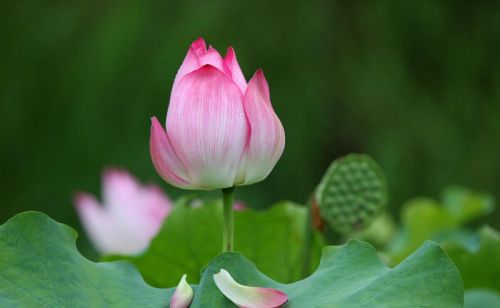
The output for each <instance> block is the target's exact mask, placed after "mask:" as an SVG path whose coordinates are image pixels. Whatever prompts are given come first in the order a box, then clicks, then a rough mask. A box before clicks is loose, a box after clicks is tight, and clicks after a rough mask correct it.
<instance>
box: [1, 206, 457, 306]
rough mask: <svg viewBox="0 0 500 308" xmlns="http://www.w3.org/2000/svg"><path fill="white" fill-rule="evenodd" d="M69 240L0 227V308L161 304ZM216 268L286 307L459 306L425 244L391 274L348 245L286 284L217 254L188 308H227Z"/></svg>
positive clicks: (441, 259) (54, 228) (363, 246)
mask: <svg viewBox="0 0 500 308" xmlns="http://www.w3.org/2000/svg"><path fill="white" fill-rule="evenodd" d="M75 238H76V233H75V232H74V231H73V230H72V229H71V228H69V227H67V226H65V225H62V224H59V223H57V222H55V221H54V220H52V219H51V218H49V217H48V216H46V215H44V214H41V213H36V212H27V213H23V214H19V215H17V216H15V217H14V218H12V219H11V220H9V221H8V222H7V223H5V224H4V225H2V226H0V282H1V283H0V306H1V307H125V308H126V307H167V306H168V303H169V300H170V297H171V295H172V293H173V289H167V290H165V289H157V288H153V287H150V286H148V285H147V284H146V283H145V282H144V281H143V280H142V278H141V277H140V275H139V273H138V272H137V271H136V270H135V269H134V268H133V267H132V266H131V265H130V264H128V263H127V262H124V261H113V262H105V263H93V262H90V261H89V260H87V259H85V258H84V257H82V256H81V255H80V253H79V252H78V251H77V249H76V247H75ZM167 263H168V261H165V264H167ZM221 268H224V269H226V270H228V271H229V272H230V273H231V275H232V276H233V277H234V279H235V280H236V281H238V282H239V283H241V284H245V285H252V286H260V287H271V288H276V289H280V290H282V291H284V292H286V293H287V295H288V298H289V301H288V304H287V307H311V308H315V307H460V306H462V305H463V286H462V281H461V279H460V275H459V273H458V271H457V269H456V267H455V266H454V265H453V263H452V262H451V261H450V259H449V258H448V257H447V256H446V254H445V253H444V252H443V250H442V249H441V248H440V246H439V245H437V244H436V243H434V242H430V241H429V242H426V243H425V244H424V245H423V246H422V247H421V248H420V249H419V250H417V251H416V252H415V253H414V254H412V255H411V256H410V257H409V258H407V259H406V260H405V261H403V262H402V263H401V264H399V265H398V266H397V267H395V268H392V269H391V268H388V267H387V266H385V265H384V264H383V263H382V262H381V261H380V260H379V259H378V257H377V254H376V252H375V249H374V248H373V247H372V246H371V245H369V244H367V243H364V242H360V241H354V240H353V241H350V242H348V243H347V244H345V245H343V246H330V247H326V248H324V250H323V256H322V259H321V263H320V265H319V267H318V269H317V270H316V271H315V272H314V273H313V274H312V275H311V276H309V277H307V278H306V279H303V280H301V281H298V282H294V283H291V284H282V283H279V282H276V281H274V280H272V279H271V278H269V277H267V276H266V275H264V274H262V273H261V272H260V271H259V270H258V269H257V267H256V266H255V265H254V264H253V263H251V262H250V261H249V260H248V259H247V258H246V257H244V256H243V255H241V254H239V253H224V254H222V255H219V256H217V257H216V258H215V259H213V260H212V261H211V262H210V263H209V264H208V265H207V266H206V267H205V269H204V270H203V273H202V277H201V280H200V284H199V285H198V286H194V290H195V291H194V292H195V293H194V298H193V302H192V304H191V306H190V307H191V308H197V307H234V305H233V304H232V303H231V302H230V301H229V300H228V299H227V298H225V297H224V295H222V293H221V292H220V291H219V290H218V289H217V287H216V286H215V283H214V280H213V274H214V273H216V272H218V271H219V270H220V269H221ZM179 279H180V277H179Z"/></svg>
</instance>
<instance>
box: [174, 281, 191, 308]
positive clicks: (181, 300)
mask: <svg viewBox="0 0 500 308" xmlns="http://www.w3.org/2000/svg"><path fill="white" fill-rule="evenodd" d="M192 300H193V289H192V288H191V286H190V285H189V284H188V283H187V282H186V274H184V275H183V276H182V278H181V281H180V282H179V285H178V286H177V288H175V292H174V295H172V298H170V308H187V307H189V304H190V303H191V301H192Z"/></svg>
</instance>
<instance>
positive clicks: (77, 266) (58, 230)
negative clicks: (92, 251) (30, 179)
mask: <svg viewBox="0 0 500 308" xmlns="http://www.w3.org/2000/svg"><path fill="white" fill-rule="evenodd" d="M76 237H77V234H76V232H75V231H74V230H73V229H71V228H70V227H68V226H66V225H63V224H60V223H57V222H56V221H54V220H52V219H51V218H50V217H48V216H47V215H45V214H42V213H38V212H25V213H21V214H18V215H16V216H14V217H13V218H11V219H10V220H9V221H7V222H6V223H5V224H3V225H1V226H0V307H162V306H165V305H168V301H169V298H170V296H171V294H172V293H173V292H172V290H167V291H166V290H162V289H157V288H153V287H151V286H149V285H147V284H146V283H145V282H144V280H143V279H142V277H141V275H140V274H139V272H138V271H137V270H136V269H135V268H134V267H133V265H132V264H130V263H129V262H126V261H117V262H109V263H94V262H91V261H89V260H87V259H85V258H84V257H83V256H82V255H80V253H79V252H78V250H77V249H76V246H75V240H76ZM179 278H180V277H179Z"/></svg>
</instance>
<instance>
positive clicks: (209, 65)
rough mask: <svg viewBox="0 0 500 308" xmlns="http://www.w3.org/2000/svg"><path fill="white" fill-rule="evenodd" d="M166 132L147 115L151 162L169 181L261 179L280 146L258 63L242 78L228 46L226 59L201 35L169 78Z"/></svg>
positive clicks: (204, 185)
mask: <svg viewBox="0 0 500 308" xmlns="http://www.w3.org/2000/svg"><path fill="white" fill-rule="evenodd" d="M166 122H167V123H166V132H165V130H164V129H163V127H162V126H161V124H160V123H159V121H158V120H157V119H156V117H153V118H152V126H151V139H150V150H151V158H152V160H153V164H154V166H155V168H156V170H157V171H158V173H159V174H160V176H161V177H162V178H163V179H164V180H165V181H167V182H168V183H170V184H172V185H174V186H177V187H180V188H184V189H217V188H226V187H232V186H238V185H248V184H252V183H256V182H259V181H262V180H263V179H265V178H266V177H267V176H268V174H269V173H270V172H271V170H272V169H273V168H274V166H275V165H276V162H277V161H278V159H279V158H280V156H281V154H282V153H283V149H284V146H285V132H284V129H283V126H282V125H281V122H280V120H279V119H278V117H277V116H276V114H275V112H274V110H273V107H272V105H271V100H270V95H269V87H268V85H267V81H266V79H265V77H264V73H263V72H262V70H261V69H259V70H257V72H256V73H255V74H254V76H253V77H252V79H251V80H250V81H249V83H248V84H247V82H246V80H245V77H244V76H243V73H242V71H241V68H240V66H239V64H238V61H237V59H236V55H235V52H234V50H233V48H232V47H229V49H228V51H227V54H226V56H225V58H222V57H221V55H220V54H219V52H218V51H217V50H215V49H214V48H212V47H211V46H209V47H208V49H207V48H206V45H205V41H204V40H203V39H202V38H199V39H198V40H196V41H195V42H193V43H192V44H191V46H190V48H189V50H188V52H187V55H186V58H185V59H184V62H183V63H182V65H181V67H180V68H179V71H178V72H177V75H176V77H175V81H174V85H173V87H172V93H171V96H170V104H169V106H168V112H167V121H166Z"/></svg>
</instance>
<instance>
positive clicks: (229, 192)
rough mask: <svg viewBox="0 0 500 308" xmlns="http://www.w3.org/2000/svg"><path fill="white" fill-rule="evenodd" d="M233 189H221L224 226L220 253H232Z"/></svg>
mask: <svg viewBox="0 0 500 308" xmlns="http://www.w3.org/2000/svg"><path fill="white" fill-rule="evenodd" d="M233 192H234V187H229V188H224V189H222V203H223V209H222V211H223V215H224V225H223V229H222V252H227V251H233V239H234V223H233V221H234V219H233Z"/></svg>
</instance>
